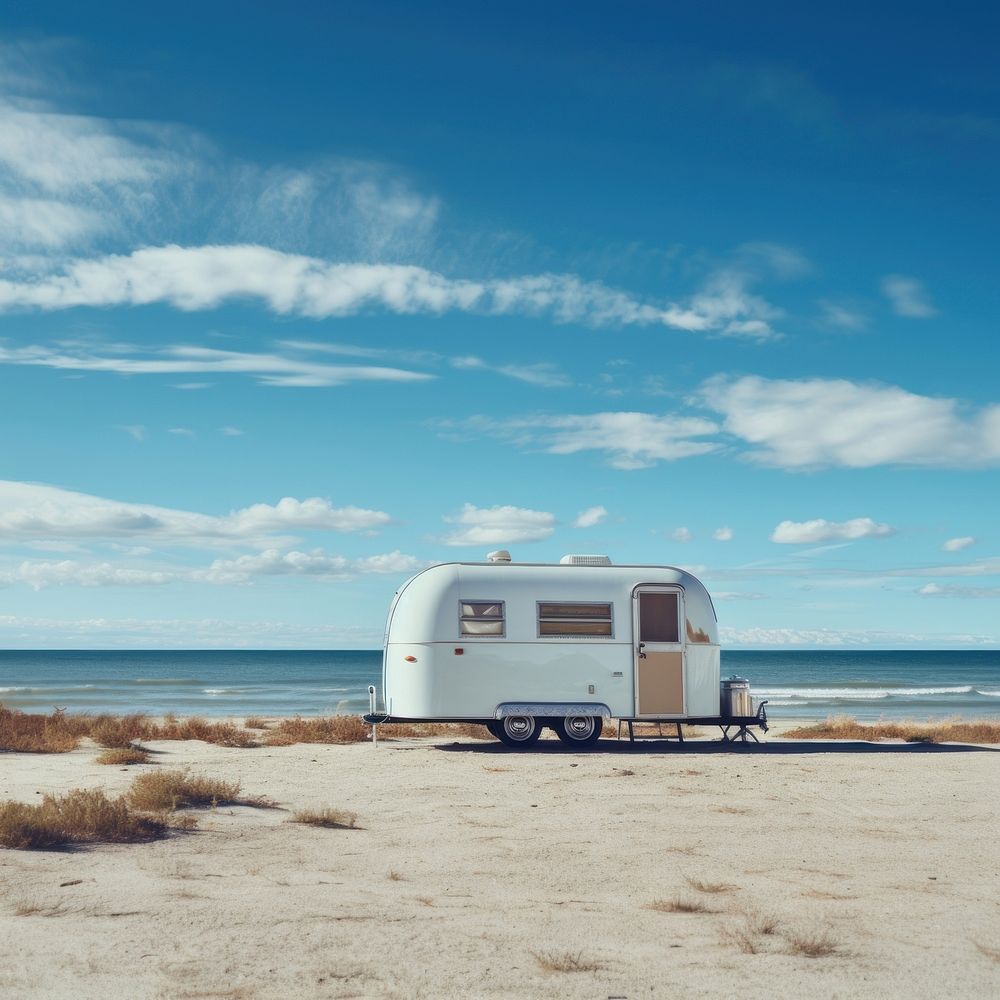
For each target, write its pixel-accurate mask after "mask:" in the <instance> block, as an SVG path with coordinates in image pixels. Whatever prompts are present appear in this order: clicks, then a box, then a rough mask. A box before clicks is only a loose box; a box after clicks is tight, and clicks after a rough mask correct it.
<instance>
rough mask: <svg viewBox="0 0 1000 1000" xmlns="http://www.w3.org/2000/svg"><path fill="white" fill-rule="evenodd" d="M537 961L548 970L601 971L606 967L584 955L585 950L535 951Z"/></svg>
mask: <svg viewBox="0 0 1000 1000" xmlns="http://www.w3.org/2000/svg"><path fill="white" fill-rule="evenodd" d="M534 954H535V961H536V962H537V963H538V964H539V965H540V966H541V967H542V968H543V969H544V970H545V971H546V972H600V971H601V969H603V968H604V965H603V964H602V963H601V962H594V961H592V960H590V959H586V958H584V957H583V952H580V951H577V952H572V951H564V952H551V951H547V952H535V953H534Z"/></svg>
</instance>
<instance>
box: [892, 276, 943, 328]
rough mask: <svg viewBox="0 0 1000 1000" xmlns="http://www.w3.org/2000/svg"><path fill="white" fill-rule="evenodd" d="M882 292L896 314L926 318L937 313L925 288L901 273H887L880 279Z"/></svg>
mask: <svg viewBox="0 0 1000 1000" xmlns="http://www.w3.org/2000/svg"><path fill="white" fill-rule="evenodd" d="M882 294H883V295H884V296H885V297H886V298H887V299H888V300H889V305H890V306H892V311H893V312H894V313H895V314H896V315H897V316H907V317H909V318H910V319H928V318H930V317H931V316H936V315H937V312H938V311H937V309H935V308H934V304H933V303H932V302H931V299H930V296H929V295H928V294H927V289H926V288H924V286H923V284H922V283H921V282H920V281H918V280H917V279H916V278H908V277H907V276H906V275H903V274H888V275H886V276H885V277H884V278H883V279H882Z"/></svg>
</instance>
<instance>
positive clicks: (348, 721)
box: [265, 715, 493, 747]
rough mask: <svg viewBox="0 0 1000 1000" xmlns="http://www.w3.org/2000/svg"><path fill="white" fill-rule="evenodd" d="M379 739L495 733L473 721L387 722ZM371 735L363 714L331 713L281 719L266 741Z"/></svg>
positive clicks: (282, 743) (285, 742) (281, 743)
mask: <svg viewBox="0 0 1000 1000" xmlns="http://www.w3.org/2000/svg"><path fill="white" fill-rule="evenodd" d="M378 735H379V739H392V738H394V737H395V738H403V739H406V738H413V737H420V736H452V737H455V736H471V737H474V738H475V739H479V740H490V739H492V738H493V737H492V736H490V734H489V733H488V732H487V731H486V728H485V727H484V726H479V725H476V724H474V723H471V722H414V723H412V724H410V725H400V724H398V723H394V722H388V723H384V724H382V725H380V726H379V727H378ZM370 736H371V726H369V725H368V723H366V722H365V721H364V720H363V719H362V718H361V716H360V715H331V716H325V717H320V718H309V719H307V718H303V717H302V716H301V715H297V716H295V717H294V718H292V719H281V720H279V721H278V722H277V723H276V724H275V725H274V726H271V727H270V728H269V729H268V734H267V737H266V740H265V742H266V743H267V745H268V746H271V747H283V746H291V745H292V744H293V743H363V742H365V741H366V740H368V739H369V738H370Z"/></svg>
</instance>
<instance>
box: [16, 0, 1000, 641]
mask: <svg viewBox="0 0 1000 1000" xmlns="http://www.w3.org/2000/svg"><path fill="white" fill-rule="evenodd" d="M996 20H997V15H996V14H995V12H990V11H988V10H985V9H983V8H982V6H981V5H972V4H958V5H952V6H951V7H949V8H948V10H947V11H942V10H940V9H936V8H931V7H926V8H925V7H924V6H922V5H914V4H907V5H905V6H904V5H892V4H882V5H879V7H878V9H877V10H872V9H870V8H869V7H867V6H862V5H851V4H846V5H841V6H839V7H837V8H836V9H830V10H829V11H824V10H820V9H814V8H813V7H803V6H802V5H798V4H797V5H792V4H788V5H780V4H772V5H768V7H767V9H766V10H761V9H759V8H753V9H751V8H748V7H746V6H745V5H727V4H697V5H696V4H683V5H671V6H670V8H669V9H666V8H665V7H664V5H662V4H643V3H629V4H579V3H575V4H559V3H551V4H546V5H542V6H541V7H539V5H537V4H533V5H526V4H516V3H515V4H506V5H503V6H502V7H497V6H496V5H477V4H472V5H470V4H454V5H448V4H438V5H434V6H433V7H431V6H423V7H421V8H418V7H417V6H416V5H412V4H393V3H380V2H368V3H365V4H336V5H309V4H301V3H287V4H282V5H273V4H245V3H243V4H238V5H237V4H222V3H219V4H211V5H204V4H203V5H198V6H197V7H196V6H195V5H193V4H192V5H189V4H177V5H174V6H173V7H172V8H171V13H170V14H169V15H167V16H161V15H155V16H154V15H153V14H151V13H149V12H148V11H147V10H146V9H144V8H143V7H142V5H135V4H117V3H103V4H101V5H100V7H99V9H98V10H97V11H96V12H95V10H94V9H87V8H81V7H80V6H79V5H70V4H65V5H64V4H56V3H45V2H40V3H35V4H31V5H19V6H17V7H15V8H13V9H10V8H9V9H6V10H5V11H4V13H3V14H2V15H0V399H2V400H3V407H2V411H0V412H2V417H3V425H2V442H3V445H2V449H0V480H2V482H0V643H2V644H3V645H5V646H9V647H30V646H42V647H44V646H68V647H75V646H80V647H108V646H132V647H140V648H142V647H160V646H164V647H202V646H275V647H285V646H287V647H334V648H338V647H374V646H378V645H379V644H380V642H381V630H382V623H383V620H384V615H385V610H386V607H387V605H388V601H389V599H390V598H391V595H392V593H393V591H394V590H395V588H396V586H397V585H398V584H399V582H401V580H403V579H405V577H406V576H408V575H409V574H410V573H412V572H413V571H415V570H416V569H418V568H419V567H420V566H423V565H426V564H429V563H433V562H439V561H446V560H454V559H459V560H476V559H480V558H482V557H483V556H484V555H485V553H486V552H487V551H489V550H490V549H494V548H499V547H505V548H509V549H510V550H511V551H512V552H513V554H514V558H515V559H517V560H524V561H532V562H544V561H554V560H557V559H558V558H559V557H560V556H561V555H563V554H564V553H567V552H606V553H608V554H609V555H611V557H612V558H613V559H614V560H615V561H617V562H647V563H666V564H673V565H682V566H685V567H690V568H692V569H693V570H694V571H695V572H696V573H698V574H699V575H700V576H701V577H702V578H703V579H704V580H705V582H706V583H707V585H708V586H709V588H710V589H711V591H712V592H713V594H714V595H715V596H716V598H717V602H716V603H717V609H718V612H719V617H720V623H721V625H722V634H723V637H724V641H725V642H726V643H727V644H728V645H730V646H732V647H734V648H780V647H814V646H824V647H825V646H831V647H838V646H841V647H856V646H869V647H890V648H893V647H929V648H935V647H950V646H979V647H983V646H985V647H993V646H996V645H997V644H998V642H1000V624H998V621H1000V616H998V613H997V612H998V608H1000V531H998V526H997V521H998V519H997V515H996V509H997V499H996V498H997V496H998V495H1000V488H998V487H1000V475H998V468H1000V398H998V389H997V371H998V360H1000V357H998V354H1000V351H998V347H997V331H996V326H997V316H998V313H1000V282H998V280H997V253H996V244H997V214H996V204H995V202H996V196H995V184H996V181H995V178H996V176H997V173H998V154H1000V73H998V72H997V69H996V65H995V63H996V60H995V53H994V51H993V41H994V40H995V38H996V29H997V27H998V25H997V23H996Z"/></svg>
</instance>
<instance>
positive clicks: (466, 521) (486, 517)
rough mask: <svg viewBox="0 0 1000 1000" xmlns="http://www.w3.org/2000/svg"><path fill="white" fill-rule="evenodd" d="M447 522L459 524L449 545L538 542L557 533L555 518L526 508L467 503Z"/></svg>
mask: <svg viewBox="0 0 1000 1000" xmlns="http://www.w3.org/2000/svg"><path fill="white" fill-rule="evenodd" d="M444 520H445V522H446V523H448V524H454V525H456V526H457V527H456V530H455V531H453V532H452V533H451V534H450V535H448V536H447V537H446V538H445V539H444V542H445V544H446V545H506V544H512V543H516V542H539V541H541V540H542V539H544V538H548V537H549V536H550V535H551V534H552V532H553V531H555V526H556V519H555V515H553V514H550V513H548V512H547V511H543V510H530V509H527V508H524V507H509V506H508V507H500V506H497V507H475V506H473V505H472V504H471V503H467V504H465V505H464V506H463V507H462V509H461V510H460V511H459V512H458V513H457V514H454V515H451V516H449V517H445V519H444Z"/></svg>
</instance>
